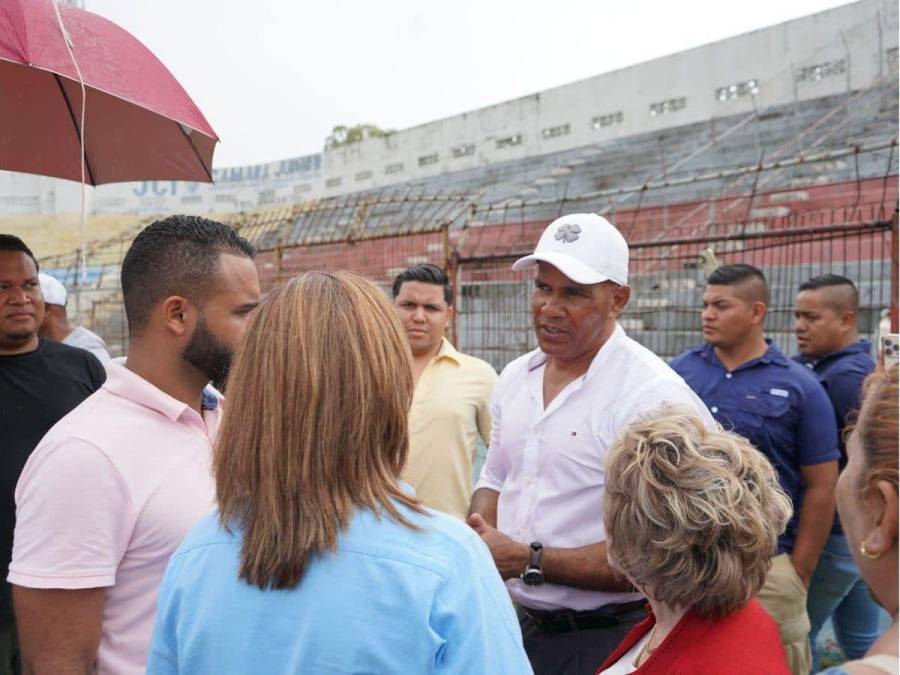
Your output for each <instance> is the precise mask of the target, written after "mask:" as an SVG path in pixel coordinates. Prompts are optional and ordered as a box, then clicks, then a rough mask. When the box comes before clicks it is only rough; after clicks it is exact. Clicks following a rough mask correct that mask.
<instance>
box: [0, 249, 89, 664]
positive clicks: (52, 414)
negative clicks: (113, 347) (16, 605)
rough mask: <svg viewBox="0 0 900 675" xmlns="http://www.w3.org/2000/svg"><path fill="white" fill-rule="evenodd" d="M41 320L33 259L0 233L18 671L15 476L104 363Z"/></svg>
mask: <svg viewBox="0 0 900 675" xmlns="http://www.w3.org/2000/svg"><path fill="white" fill-rule="evenodd" d="M43 319H44V299H43V296H42V295H41V286H40V282H39V281H38V264H37V260H35V257H34V255H33V254H32V252H31V251H30V250H29V249H28V247H27V246H26V245H25V243H24V242H23V241H22V240H21V239H19V238H18V237H15V236H13V235H9V234H0V565H2V568H0V569H2V572H3V580H2V583H0V675H7V674H8V673H18V672H19V665H18V646H17V640H16V630H15V622H14V619H13V612H12V602H11V600H10V587H9V584H8V583H7V582H6V575H7V574H8V567H9V562H10V558H11V556H12V544H13V531H14V529H15V516H16V502H15V489H16V482H17V481H18V479H19V474H20V473H21V472H22V468H23V467H24V466H25V461H26V460H27V459H28V456H29V455H30V454H31V451H32V450H34V448H35V446H36V445H37V444H38V441H40V440H41V438H42V437H43V436H44V434H45V433H47V431H49V430H50V427H52V426H53V425H54V424H56V422H57V421H59V420H60V418H62V417H63V416H65V415H66V414H68V412H69V411H70V410H72V409H73V408H75V406H77V405H78V404H79V403H81V402H82V401H83V400H84V399H86V398H87V397H88V396H90V395H91V394H92V393H93V392H94V391H96V390H97V389H99V388H100V385H102V384H103V381H104V380H105V379H106V372H105V371H104V369H103V366H102V365H101V364H100V361H98V360H97V357H95V356H94V355H93V354H91V353H90V352H87V351H85V350H83V349H76V348H75V347H69V346H67V345H64V344H60V343H58V342H53V341H50V340H44V339H42V338H39V337H38V334H37V331H38V328H39V327H40V325H41V322H42V321H43Z"/></svg>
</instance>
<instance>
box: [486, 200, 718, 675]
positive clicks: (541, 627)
mask: <svg viewBox="0 0 900 675" xmlns="http://www.w3.org/2000/svg"><path fill="white" fill-rule="evenodd" d="M529 267H536V268H537V270H536V274H535V277H534V290H533V292H532V300H531V309H532V316H533V322H534V330H535V333H536V334H537V340H538V344H539V348H538V349H536V350H534V351H532V352H529V353H528V354H525V355H523V356H521V357H519V358H518V359H516V360H515V361H513V362H512V363H510V364H509V365H507V366H506V368H505V369H504V370H503V372H502V374H501V375H500V379H499V381H498V382H497V386H496V389H495V390H494V397H493V400H492V403H491V414H492V418H493V426H492V429H491V443H490V448H489V449H488V454H487V459H486V461H485V464H484V468H483V470H482V472H481V478H480V480H479V481H478V483H477V485H476V487H475V493H474V495H473V499H472V509H471V515H470V517H469V524H470V525H471V526H472V527H473V528H474V529H475V530H476V531H477V532H478V533H479V534H480V535H481V537H482V539H483V540H484V541H485V543H486V544H487V545H488V547H489V548H490V550H491V553H492V555H493V557H494V562H495V563H496V565H497V569H498V570H499V572H500V574H501V576H502V577H503V578H504V579H505V580H506V584H507V587H508V589H509V592H510V595H511V596H512V598H513V600H515V602H516V603H517V605H518V606H519V609H520V623H521V627H522V635H523V638H524V644H525V649H526V651H527V652H528V656H529V659H530V660H531V664H532V666H533V668H534V672H535V673H536V674H537V675H541V674H549V673H567V674H568V673H572V674H575V675H577V674H579V673H594V672H595V671H596V669H597V667H598V666H599V665H600V664H601V663H602V662H603V661H604V659H605V658H606V657H607V655H608V654H609V653H610V652H611V651H612V650H613V649H614V648H615V647H616V646H617V645H618V643H619V642H620V641H621V639H622V638H623V637H624V636H625V634H626V633H628V631H629V630H630V629H631V628H632V627H633V626H634V625H635V624H636V623H638V622H639V621H640V620H641V619H643V618H644V616H645V610H644V602H643V601H642V600H641V596H640V595H639V594H637V593H635V592H633V589H632V588H630V586H629V585H628V582H627V581H626V580H624V579H623V578H621V577H620V576H618V575H617V574H616V573H615V572H614V571H613V570H612V569H611V568H610V565H609V562H608V560H607V556H606V542H605V539H606V533H605V531H604V527H603V495H604V484H605V478H604V468H603V467H604V461H605V453H606V449H607V448H608V447H609V446H610V445H611V444H612V441H613V439H614V438H615V436H616V434H617V433H618V432H619V430H620V429H622V428H623V427H625V426H626V425H628V424H629V423H631V422H632V421H634V420H635V419H636V418H638V417H640V416H641V415H643V414H645V413H649V412H651V411H653V410H657V409H659V408H661V407H663V406H666V405H674V406H682V407H685V408H688V409H690V410H696V411H697V413H698V414H699V415H701V417H702V418H703V419H705V420H706V421H707V422H708V423H709V424H710V425H712V424H714V422H713V420H712V417H711V416H710V414H709V412H708V411H707V409H706V407H705V406H704V404H703V402H702V401H701V400H700V399H699V398H697V396H696V395H695V394H694V393H693V392H692V391H691V390H690V388H689V387H688V386H687V385H686V384H685V383H684V381H683V380H682V379H681V378H680V377H679V376H678V375H677V374H676V373H675V372H674V371H673V370H672V369H671V368H669V367H668V366H667V365H666V364H665V363H664V362H663V361H662V360H661V359H660V358H659V357H658V356H656V355H655V354H653V353H652V352H651V351H649V350H648V349H646V348H644V347H642V346H641V345H639V344H638V343H637V342H635V341H634V340H632V339H631V338H629V337H628V336H627V335H626V334H625V331H624V330H623V329H622V327H621V326H620V325H619V324H618V323H617V319H618V317H619V315H620V314H621V313H622V311H623V310H624V309H625V306H626V305H627V304H628V299H629V296H630V289H629V287H628V285H627V284H628V244H627V243H626V242H625V239H624V237H622V235H621V234H620V233H619V231H618V230H617V229H616V228H615V227H613V226H612V225H611V224H610V223H609V222H607V221H606V220H605V219H604V218H602V217H600V216H598V215H595V214H588V213H580V214H573V215H568V216H563V217H562V218H558V219H557V220H555V221H553V222H552V223H550V225H549V226H548V227H547V229H546V230H544V233H543V235H542V236H541V238H540V241H539V242H538V245H537V248H535V250H534V253H533V254H532V255H529V256H526V257H524V258H521V259H520V260H518V261H516V263H515V264H514V265H513V269H514V270H522V269H525V268H529Z"/></svg>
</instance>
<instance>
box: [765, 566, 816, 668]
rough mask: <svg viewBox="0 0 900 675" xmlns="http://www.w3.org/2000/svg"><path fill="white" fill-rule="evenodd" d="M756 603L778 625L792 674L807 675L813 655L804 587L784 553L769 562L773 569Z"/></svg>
mask: <svg viewBox="0 0 900 675" xmlns="http://www.w3.org/2000/svg"><path fill="white" fill-rule="evenodd" d="M757 599H758V600H759V602H760V603H761V604H762V606H763V607H765V608H766V611H767V612H769V614H771V615H772V618H773V619H775V623H777V624H778V630H779V632H780V633H781V643H782V644H783V645H784V653H785V656H787V662H788V666H790V668H791V672H792V673H793V674H794V675H809V671H810V668H811V667H812V652H811V650H810V647H809V629H810V625H809V616H808V615H807V614H806V587H805V586H804V585H803V582H802V581H801V580H800V577H799V576H797V572H796V570H794V565H793V564H792V563H791V559H790V557H789V556H788V554H787V553H782V554H781V555H777V556H775V557H774V558H772V567H771V569H770V570H769V574H768V576H767V577H766V582H765V583H764V584H763V587H762V588H761V589H760V591H759V595H758V596H757Z"/></svg>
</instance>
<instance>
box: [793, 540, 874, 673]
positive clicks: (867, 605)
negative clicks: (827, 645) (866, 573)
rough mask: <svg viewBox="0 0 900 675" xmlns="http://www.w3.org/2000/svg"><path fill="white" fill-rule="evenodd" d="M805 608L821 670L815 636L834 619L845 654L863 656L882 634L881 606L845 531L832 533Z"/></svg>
mask: <svg viewBox="0 0 900 675" xmlns="http://www.w3.org/2000/svg"><path fill="white" fill-rule="evenodd" d="M806 610H807V613H808V614H809V622H810V624H811V626H812V629H811V630H810V632H809V640H810V642H811V643H812V653H813V670H812V672H814V673H817V672H819V650H818V648H817V646H816V638H817V637H818V635H819V631H820V630H821V629H822V626H823V625H824V624H825V622H826V621H827V620H828V618H829V617H831V619H832V623H833V624H834V635H835V637H836V638H837V642H838V645H840V647H841V651H843V652H844V656H846V657H847V658H848V659H851V660H852V659H859V658H862V657H863V656H864V655H865V653H866V650H868V649H869V647H871V646H872V643H873V642H875V640H876V639H877V638H878V635H879V619H880V614H881V611H882V610H881V608H880V607H879V606H878V605H877V604H876V603H875V601H874V600H873V599H872V595H871V594H870V593H869V587H868V586H866V582H865V581H863V579H862V577H861V576H860V574H859V568H858V567H857V566H856V562H855V561H854V560H853V554H852V553H850V547H849V546H848V544H847V538H846V537H845V536H844V535H843V534H831V535H829V536H828V541H827V542H826V543H825V549H824V550H823V551H822V557H821V558H819V564H818V565H817V566H816V571H815V572H814V573H813V576H812V579H811V581H810V583H809V595H808V596H807V600H806Z"/></svg>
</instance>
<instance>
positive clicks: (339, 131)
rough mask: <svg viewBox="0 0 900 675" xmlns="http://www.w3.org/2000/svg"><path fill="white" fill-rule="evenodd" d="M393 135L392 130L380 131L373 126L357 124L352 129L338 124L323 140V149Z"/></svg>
mask: <svg viewBox="0 0 900 675" xmlns="http://www.w3.org/2000/svg"><path fill="white" fill-rule="evenodd" d="M392 133H394V131H393V129H381V128H379V127H376V126H375V125H374V124H357V125H354V126H352V127H348V126H345V125H343V124H339V125H338V126H336V127H334V128H333V129H332V130H331V133H330V134H329V135H328V137H327V138H326V139H325V149H326V150H332V149H333V148H340V147H342V146H344V145H350V144H351V143H359V142H360V141H363V140H365V139H367V138H383V137H384V136H389V135H390V134H392Z"/></svg>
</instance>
